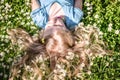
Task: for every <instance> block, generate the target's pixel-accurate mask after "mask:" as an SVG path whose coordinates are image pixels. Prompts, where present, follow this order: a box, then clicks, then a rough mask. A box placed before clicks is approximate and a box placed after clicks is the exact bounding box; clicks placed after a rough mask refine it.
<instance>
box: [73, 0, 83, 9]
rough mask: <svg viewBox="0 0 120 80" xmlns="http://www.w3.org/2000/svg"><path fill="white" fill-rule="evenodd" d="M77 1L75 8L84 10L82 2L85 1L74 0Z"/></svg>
mask: <svg viewBox="0 0 120 80" xmlns="http://www.w3.org/2000/svg"><path fill="white" fill-rule="evenodd" d="M74 1H75V5H74V6H75V7H77V8H80V9H81V10H82V5H83V4H82V1H83V0H74Z"/></svg>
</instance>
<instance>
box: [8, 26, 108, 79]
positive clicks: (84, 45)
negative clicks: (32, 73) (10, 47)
mask: <svg viewBox="0 0 120 80" xmlns="http://www.w3.org/2000/svg"><path fill="white" fill-rule="evenodd" d="M13 33H14V34H13ZM18 33H19V34H18ZM99 33H100V31H99V30H98V28H96V27H94V26H92V25H91V26H84V25H82V26H79V27H77V28H75V31H74V32H73V33H71V31H69V30H67V29H64V28H62V27H60V26H57V27H51V28H49V29H46V30H41V31H39V36H38V37H39V38H38V39H37V40H33V38H32V37H31V36H30V35H28V33H27V32H25V31H24V30H22V29H19V30H18V29H14V30H11V31H10V32H9V35H10V36H14V37H12V38H16V37H15V36H19V37H17V39H19V38H20V39H22V41H24V42H23V44H24V46H25V47H26V48H25V52H26V54H25V55H24V56H23V57H22V59H21V61H19V62H18V63H17V64H16V65H15V66H13V68H12V69H11V70H12V71H11V74H12V75H11V78H13V77H14V76H16V74H17V72H15V71H18V70H19V68H20V66H21V65H22V66H23V64H29V63H31V60H33V59H34V58H36V56H37V55H45V56H49V58H50V69H51V70H53V69H54V68H55V65H56V61H57V59H58V58H60V57H63V58H64V57H65V56H66V55H68V52H69V50H71V51H72V52H73V54H77V55H78V56H79V61H78V62H77V63H78V65H77V66H76V68H75V70H74V71H73V72H72V74H73V75H76V74H77V73H79V71H81V69H83V67H87V68H90V63H91V60H93V58H95V57H96V56H101V55H106V50H105V49H106V46H105V44H104V42H103V40H102V38H100V37H99V36H100V35H99ZM21 34H22V35H23V34H24V36H22V35H21ZM25 36H28V37H27V38H26V37H25ZM27 39H29V40H27ZM43 40H44V41H45V42H43ZM17 41H19V40H17ZM13 43H14V42H13ZM18 43H19V42H18ZM26 44H27V45H26ZM19 46H20V45H19ZM65 59H66V58H65ZM68 63H69V62H68ZM32 64H33V66H34V67H35V68H36V69H38V68H37V67H36V66H37V65H36V64H35V63H32ZM83 64H84V65H83ZM72 66H74V65H72ZM80 67H81V68H80ZM37 71H39V69H38V70H37Z"/></svg>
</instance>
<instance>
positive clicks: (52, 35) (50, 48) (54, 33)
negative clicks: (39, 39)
mask: <svg viewBox="0 0 120 80" xmlns="http://www.w3.org/2000/svg"><path fill="white" fill-rule="evenodd" d="M43 38H44V39H45V40H46V51H47V53H48V55H49V56H50V67H51V69H52V70H53V69H54V67H55V63H56V62H55V61H56V60H55V59H56V58H58V57H64V56H65V55H66V53H67V50H68V49H69V48H70V47H72V46H73V45H74V40H73V36H72V34H71V32H70V31H69V30H67V29H63V28H62V27H59V26H57V27H52V28H50V29H47V30H45V31H44V35H43Z"/></svg>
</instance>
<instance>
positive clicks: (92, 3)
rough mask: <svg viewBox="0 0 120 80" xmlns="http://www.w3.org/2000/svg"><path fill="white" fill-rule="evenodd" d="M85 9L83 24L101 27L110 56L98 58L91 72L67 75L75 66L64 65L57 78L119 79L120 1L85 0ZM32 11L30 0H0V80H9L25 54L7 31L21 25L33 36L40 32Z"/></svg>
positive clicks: (74, 63) (73, 79) (67, 79)
mask: <svg viewBox="0 0 120 80" xmlns="http://www.w3.org/2000/svg"><path fill="white" fill-rule="evenodd" d="M83 11H84V18H83V19H82V21H81V23H83V24H84V25H85V26H91V25H92V26H94V27H97V28H98V29H99V32H100V33H99V34H100V35H101V37H102V40H103V41H104V43H105V45H106V50H109V52H107V54H108V55H105V56H103V57H95V58H94V59H93V60H92V63H91V68H90V70H89V71H87V72H86V71H84V70H83V71H82V73H79V74H78V75H76V76H74V77H70V75H66V74H68V73H69V72H68V71H71V70H72V69H73V70H74V68H73V67H70V68H69V69H71V70H66V68H65V67H64V69H63V70H62V72H63V74H62V75H60V76H59V77H58V78H59V79H60V80H120V0H85V1H84V7H83ZM30 12H31V10H30V0H1V1H0V80H8V77H9V75H10V67H11V66H12V65H13V62H14V61H15V60H16V59H17V58H20V57H21V55H23V52H22V51H20V48H19V47H18V46H13V45H12V44H11V41H10V39H9V36H8V34H7V30H8V29H13V28H22V29H25V30H26V31H27V32H28V33H29V34H30V35H36V32H38V28H37V27H36V26H35V25H34V23H33V22H32V20H31V18H30ZM76 60H77V59H76V58H73V59H72V61H71V62H70V64H72V65H76ZM44 64H46V65H49V62H48V61H47V60H46V61H44ZM61 65H62V64H61ZM42 66H43V65H42ZM62 66H63V65H62ZM58 68H59V65H58ZM27 70H29V68H27ZM21 71H23V70H21ZM47 72H48V73H49V70H48V71H47V69H46V71H44V72H43V74H44V73H45V74H44V75H43V77H44V76H45V75H47V74H48V73H47ZM26 76H29V78H30V76H33V75H30V73H28V75H26ZM81 76H82V77H81ZM18 79H21V78H20V77H19V76H18V77H16V78H15V80H18ZM28 80H35V79H32V78H30V79H28ZM43 80H44V78H43Z"/></svg>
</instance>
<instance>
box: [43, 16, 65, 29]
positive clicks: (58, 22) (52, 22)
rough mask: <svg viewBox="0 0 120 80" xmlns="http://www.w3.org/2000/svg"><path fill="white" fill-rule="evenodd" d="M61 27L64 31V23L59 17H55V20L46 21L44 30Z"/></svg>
mask: <svg viewBox="0 0 120 80" xmlns="http://www.w3.org/2000/svg"><path fill="white" fill-rule="evenodd" d="M57 26H60V27H63V28H64V29H66V26H65V24H64V21H63V19H62V18H61V17H57V18H52V19H50V20H49V21H48V23H47V25H46V26H45V29H49V28H51V27H57Z"/></svg>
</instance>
